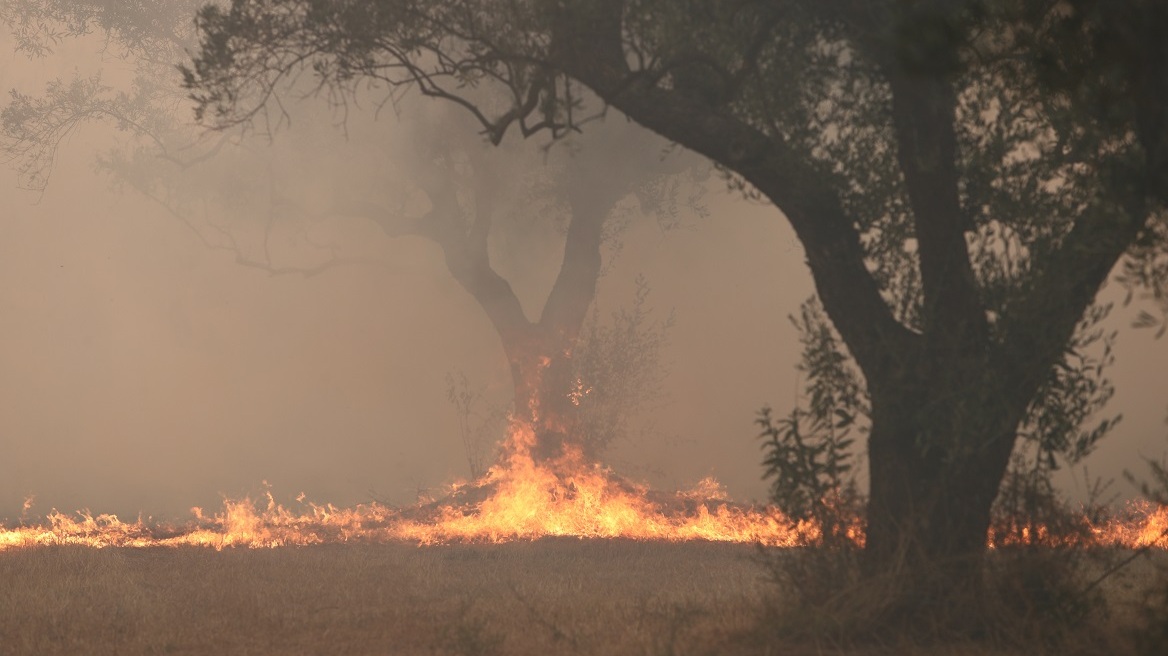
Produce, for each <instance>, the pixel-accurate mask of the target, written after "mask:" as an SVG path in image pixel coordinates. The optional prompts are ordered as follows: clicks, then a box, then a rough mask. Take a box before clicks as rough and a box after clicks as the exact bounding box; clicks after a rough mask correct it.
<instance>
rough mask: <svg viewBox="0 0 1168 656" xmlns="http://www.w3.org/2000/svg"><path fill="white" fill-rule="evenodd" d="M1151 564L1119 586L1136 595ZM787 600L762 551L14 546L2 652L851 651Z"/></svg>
mask: <svg viewBox="0 0 1168 656" xmlns="http://www.w3.org/2000/svg"><path fill="white" fill-rule="evenodd" d="M1161 555H1163V554H1161ZM1142 572H1143V570H1142V569H1140V570H1136V571H1135V573H1133V574H1130V575H1127V576H1126V577H1121V578H1117V579H1116V580H1115V581H1113V582H1110V583H1109V586H1110V587H1112V588H1114V589H1115V592H1114V594H1116V595H1118V596H1120V597H1124V598H1127V597H1133V594H1134V593H1133V590H1132V589H1131V588H1130V587H1125V586H1133V585H1134V586H1137V587H1138V584H1139V582H1140V580H1142V579H1143V580H1146V579H1147V576H1146V573H1142ZM779 592H781V591H778V590H777V589H776V587H775V586H774V585H773V584H772V583H769V582H768V581H767V580H766V572H765V570H764V568H763V567H761V566H760V564H759V562H758V559H757V553H756V551H755V549H754V548H753V547H749V546H744V545H727V544H710V543H685V544H667V543H643V542H632V541H625V540H591V541H582V540H575V539H546V540H540V541H538V542H520V543H512V544H506V545H455V546H443V547H428V548H418V547H413V546H409V545H402V544H389V545H384V544H382V545H372V544H361V545H325V546H316V547H297V548H281V549H273V550H266V549H258V550H250V549H236V550H230V549H229V550H224V551H222V552H216V551H212V550H207V549H200V548H179V549H169V548H155V549H102V550H94V549H89V548H84V547H53V548H42V549H33V550H24V551H11V552H3V553H0V653H2V654H5V655H11V656H21V655H25V654H27V655H33V654H35V655H37V656H41V655H46V656H48V655H53V654H69V655H74V654H77V655H88V654H94V655H101V654H119V655H129V654H215V655H220V654H222V655H234V654H239V655H244V654H246V655H253V656H255V655H267V654H279V655H281V656H294V655H299V654H330V655H331V654H425V655H435V656H436V655H445V654H450V655H467V656H474V655H490V654H539V655H543V654H606V655H607V654H614V655H619V654H630V655H644V656H667V655H673V656H682V655H704V654H751V655H754V654H758V655H760V656H761V655H763V654H775V655H776V656H777V655H778V654H820V653H838V651H839V650H833V649H830V648H829V647H830V645H815V644H808V643H806V642H801V643H799V644H789V645H787V644H782V643H781V640H780V644H776V642H775V639H774V636H773V635H770V634H768V633H767V631H766V626H765V623H766V620H765V617H766V616H765V614H764V611H763V609H765V608H768V607H770V608H773V606H774V602H775V600H774V599H773V597H775V596H776V594H777V593H779ZM1133 598H1134V597H1133ZM1133 613H1134V611H1133ZM1124 615H1126V614H1124ZM1132 616H1133V617H1134V616H1135V615H1134V614H1133V615H1132ZM1116 631H1117V632H1120V631H1122V629H1120V628H1117V629H1116ZM768 635H770V637H769V638H768ZM849 653H851V652H849ZM863 653H920V654H925V653H929V654H933V653H937V654H970V655H973V654H983V653H985V651H984V650H981V651H979V650H978V648H976V647H973V646H969V647H961V646H954V647H952V648H951V649H946V650H942V649H937V648H936V646H935V645H934V646H933V647H931V648H929V649H927V650H926V649H919V650H916V649H911V648H908V647H906V646H904V645H901V646H896V645H883V646H882V647H881V648H880V649H876V648H873V649H871V650H865V651H864V652H863ZM1020 653H1021V652H1020ZM1117 653H1119V652H1117Z"/></svg>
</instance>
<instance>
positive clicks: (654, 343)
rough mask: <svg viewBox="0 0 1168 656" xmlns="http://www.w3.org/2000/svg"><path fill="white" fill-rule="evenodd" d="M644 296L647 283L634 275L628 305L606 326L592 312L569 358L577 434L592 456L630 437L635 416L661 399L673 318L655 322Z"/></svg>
mask: <svg viewBox="0 0 1168 656" xmlns="http://www.w3.org/2000/svg"><path fill="white" fill-rule="evenodd" d="M649 292H650V287H649V283H648V282H647V281H646V280H645V278H644V277H643V276H638V277H637V280H636V289H635V291H634V292H633V299H632V301H631V303H630V304H629V305H627V306H623V307H620V308H618V309H617V310H615V311H614V312H613V313H612V315H611V317H610V318H609V320H608V321H607V322H604V321H601V318H600V314H599V312H598V311H597V310H595V309H594V310H593V313H592V315H591V317H590V318H589V320H588V322H587V323H586V324H585V326H584V327H583V329H582V331H581V335H580V340H579V341H578V342H577V345H576V350H575V353H574V354H573V357H572V366H573V370H574V372H575V380H576V388H575V389H574V390H572V391H571V392H570V394H571V395H572V399H573V400H572V403H573V405H574V406H575V408H576V410H577V416H576V430H577V431H578V432H579V434H580V435H581V439H582V440H583V443H584V447H585V450H586V451H588V452H589V453H591V454H593V455H599V454H603V453H604V452H605V451H607V450H608V449H609V448H610V447H611V446H612V445H613V444H614V443H616V442H618V441H620V440H622V439H627V438H628V437H630V434H631V433H632V431H633V430H634V429H635V422H636V419H637V417H638V413H641V412H644V411H646V410H649V409H651V408H652V407H653V406H654V405H655V404H659V403H661V402H662V400H663V399H664V394H665V392H664V382H665V378H666V376H668V375H669V367H668V363H666V362H664V360H663V357H664V351H665V348H666V347H667V346H668V345H669V333H670V330H671V329H672V328H673V323H674V317H673V314H672V313H670V314H669V315H668V316H666V317H665V318H662V319H655V318H654V312H653V308H652V307H651V306H650V305H649V304H648V300H649Z"/></svg>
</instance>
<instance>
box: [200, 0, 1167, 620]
mask: <svg viewBox="0 0 1168 656" xmlns="http://www.w3.org/2000/svg"><path fill="white" fill-rule="evenodd" d="M198 22H199V29H200V34H201V48H200V50H199V52H198V54H197V56H196V58H195V60H194V61H193V63H191V64H190V65H189V67H188V68H187V69H186V70H185V72H184V74H185V76H186V84H187V86H188V88H189V89H190V90H191V93H192V95H193V97H194V99H195V100H196V101H197V102H198V113H199V116H201V117H202V119H203V120H204V121H207V122H209V123H211V124H214V125H219V126H226V125H232V124H238V123H245V124H246V123H248V122H251V121H254V120H255V119H256V118H257V117H259V116H262V115H263V113H264V112H265V111H266V110H267V109H268V108H270V107H271V106H272V105H271V103H270V101H271V100H272V98H273V97H275V96H279V95H280V94H281V93H283V90H284V88H285V87H284V86H283V81H284V79H285V78H287V77H289V76H293V75H296V74H298V73H300V72H302V71H306V70H311V71H312V72H313V73H314V74H315V75H316V76H317V79H318V80H319V83H320V84H322V85H324V86H325V87H328V88H329V89H331V90H333V91H334V92H336V93H340V94H344V93H346V92H347V91H348V90H351V89H353V88H355V87H356V86H357V85H359V84H364V83H366V82H370V81H375V82H376V83H379V84H382V85H385V86H386V87H387V88H390V89H400V88H406V87H408V88H413V89H417V90H420V91H421V92H422V93H423V94H426V95H429V96H433V97H437V98H442V99H445V100H448V101H450V102H453V103H456V104H458V105H460V106H462V107H463V108H465V109H467V110H468V111H469V112H470V113H471V115H472V116H474V117H475V118H476V119H477V120H478V121H479V123H480V126H481V128H482V130H483V131H484V132H485V134H486V135H487V136H488V137H489V138H490V139H492V140H493V141H496V142H497V141H500V140H502V138H503V136H504V135H505V134H506V133H507V132H508V130H511V129H516V130H518V131H520V132H522V133H523V134H531V133H533V132H539V131H543V132H546V133H549V134H551V135H552V136H553V137H556V136H560V135H563V134H568V133H570V132H572V131H573V130H575V129H577V128H579V127H581V126H583V124H584V121H585V120H586V118H587V116H588V114H587V112H586V111H584V110H585V109H586V107H584V106H582V105H581V103H580V102H579V99H580V98H581V96H582V93H581V87H587V88H588V89H591V91H592V92H594V93H595V94H596V95H598V96H599V97H600V98H601V99H603V100H604V101H605V102H606V103H608V104H610V105H611V106H612V107H615V108H617V109H619V110H620V111H622V112H623V113H625V114H626V115H627V116H629V117H630V118H632V119H633V120H634V121H636V122H638V123H641V124H642V125H644V126H647V127H649V128H650V129H652V130H654V131H656V132H658V133H659V134H661V135H663V136H665V137H666V138H668V139H671V140H673V141H675V142H677V143H679V144H681V145H683V146H685V147H687V148H690V149H693V150H695V151H697V152H699V153H701V154H703V155H705V156H707V157H709V158H710V159H712V160H713V161H714V162H715V163H717V164H718V165H719V166H721V167H722V168H723V169H724V170H725V171H726V173H727V176H728V178H729V180H730V181H731V183H732V184H735V185H738V186H740V187H741V188H743V190H744V191H746V192H747V193H748V194H751V195H758V196H761V197H764V198H766V199H768V200H769V201H771V202H773V203H774V205H775V206H776V207H777V208H778V209H779V210H780V211H781V212H782V213H783V214H784V215H785V217H786V219H787V220H788V221H789V222H790V224H791V225H792V227H793V228H794V230H795V232H796V234H797V235H798V238H799V239H800V241H801V242H802V244H803V246H804V251H805V254H806V257H807V263H808V266H809V267H810V269H811V273H812V276H813V278H814V281H815V286H816V290H817V293H818V296H819V298H820V300H821V301H822V304H823V307H824V309H825V311H826V313H827V315H828V316H829V317H830V318H831V321H832V323H833V325H834V327H835V329H836V330H837V331H838V333H839V335H840V336H841V337H842V339H843V342H844V343H845V344H846V346H847V348H848V350H849V352H850V353H851V355H852V357H854V358H855V361H856V363H857V364H858V366H859V368H860V370H861V371H862V373H863V376H864V378H865V384H866V387H867V391H868V394H869V396H870V398H871V430H870V433H869V436H868V460H869V471H870V476H869V478H870V489H871V493H870V501H869V504H868V510H867V513H868V523H867V529H868V533H867V542H866V546H865V559H864V568H865V571H866V572H867V573H868V575H870V576H875V575H879V574H880V573H881V572H883V571H886V570H888V569H890V568H892V567H894V566H895V565H897V564H898V563H905V564H906V567H905V568H904V569H903V570H902V571H904V572H905V573H906V574H907V575H906V576H905V577H904V578H903V583H904V585H905V592H906V594H904V595H903V601H904V602H905V603H906V604H908V607H909V608H910V609H913V608H915V609H923V608H927V607H930V605H932V604H933V603H934V602H935V601H936V600H938V599H944V598H947V597H948V596H949V595H950V594H951V593H952V592H953V591H956V590H961V589H963V588H965V587H967V586H971V585H976V583H977V581H978V577H979V563H980V560H981V556H982V554H983V553H984V552H985V548H986V546H985V545H986V534H987V530H988V527H989V523H990V514H991V507H992V505H993V502H994V498H995V496H996V495H997V493H998V488H999V484H1000V482H1001V481H1002V477H1003V474H1004V472H1005V471H1006V469H1007V466H1008V464H1009V462H1010V458H1011V454H1012V453H1013V451H1014V445H1015V442H1016V441H1017V439H1018V436H1019V432H1020V431H1019V426H1020V425H1021V424H1022V423H1023V422H1024V421H1025V420H1026V418H1027V416H1028V413H1029V409H1030V408H1031V406H1032V402H1033V400H1034V399H1035V398H1036V397H1037V395H1038V394H1039V392H1040V390H1041V389H1042V387H1043V386H1044V385H1046V384H1047V383H1048V381H1049V380H1050V375H1051V371H1052V369H1053V368H1054V367H1055V366H1056V365H1057V364H1058V363H1059V362H1061V361H1062V358H1063V353H1064V351H1065V349H1066V348H1067V345H1068V343H1069V341H1070V340H1071V338H1072V336H1073V335H1074V334H1075V329H1076V326H1077V325H1078V324H1079V322H1080V320H1081V318H1082V317H1083V315H1084V312H1085V311H1086V310H1087V308H1089V307H1090V306H1091V304H1092V302H1093V299H1094V298H1095V295H1096V293H1097V291H1098V290H1099V288H1100V286H1101V285H1102V284H1103V283H1104V281H1105V280H1106V279H1107V278H1108V276H1109V274H1110V273H1111V272H1112V271H1113V269H1115V268H1116V266H1117V265H1121V268H1122V269H1123V273H1124V276H1123V280H1124V281H1125V282H1126V284H1128V285H1129V286H1131V288H1132V289H1137V290H1151V291H1152V293H1153V294H1158V298H1163V291H1164V289H1165V283H1166V278H1168V275H1166V274H1168V271H1166V269H1168V266H1166V262H1168V255H1166V251H1168V239H1166V237H1168V221H1166V220H1165V213H1164V205H1165V201H1166V200H1168V137H1166V132H1165V128H1166V127H1168V125H1166V124H1168V121H1166V117H1168V104H1166V103H1165V98H1166V97H1168V40H1165V39H1164V38H1163V34H1164V33H1165V31H1166V29H1168V6H1165V5H1164V4H1163V3H1161V2H1155V1H1153V0H1120V1H1110V2H1102V1H1101V0H1066V1H1063V2H1050V1H1046V0H1018V1H1015V2H989V1H978V0H921V1H918V2H903V1H901V0H874V1H866V2H857V1H855V0H778V1H774V2H753V1H749V0H744V1H741V2H736V1H722V0H693V1H689V2H677V1H676V0H561V1H556V2H551V1H549V2H538V1H533V2H499V1H496V0H432V1H426V2H418V1H416V0H382V1H378V2H364V1H357V0H348V1H340V2H316V1H313V0H234V1H233V2H232V3H231V4H230V5H229V6H222V7H217V6H209V7H207V8H205V9H203V10H202V11H201V12H200V14H199V18H198ZM484 87H492V88H495V89H497V90H499V92H500V93H502V94H503V95H504V96H505V97H506V98H508V99H509V101H508V102H507V103H506V104H504V105H503V106H500V105H499V104H498V103H497V102H492V103H487V102H483V96H482V95H481V94H482V89H483V88H484ZM1153 318H1154V317H1153Z"/></svg>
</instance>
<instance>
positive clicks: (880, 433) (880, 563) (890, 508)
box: [861, 367, 1025, 613]
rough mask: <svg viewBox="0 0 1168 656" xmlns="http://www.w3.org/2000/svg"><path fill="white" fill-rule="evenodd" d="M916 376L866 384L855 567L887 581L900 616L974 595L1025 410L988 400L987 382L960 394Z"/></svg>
mask: <svg viewBox="0 0 1168 656" xmlns="http://www.w3.org/2000/svg"><path fill="white" fill-rule="evenodd" d="M955 369H956V367H955ZM924 378H925V377H923V376H921V377H918V379H917V380H916V381H911V382H910V383H909V384H900V385H894V384H890V383H887V382H884V383H880V382H876V383H875V384H873V383H872V382H870V383H869V385H870V387H871V392H872V430H871V435H870V439H869V452H868V457H869V471H870V475H871V480H870V496H869V503H868V522H867V523H868V528H867V541H866V543H865V547H864V552H863V556H862V560H861V570H862V573H863V575H864V576H865V578H867V579H868V580H870V581H886V582H891V583H893V585H894V586H895V587H893V588H891V590H892V591H893V594H895V595H897V596H898V597H899V598H897V599H894V600H891V601H892V603H893V604H894V605H896V606H899V607H901V608H902V609H903V610H904V611H905V612H908V613H913V612H917V611H920V610H925V609H935V608H936V607H937V606H938V604H941V605H944V604H945V603H947V602H949V601H952V600H954V599H955V598H957V599H961V598H964V596H965V595H967V594H977V593H978V591H979V588H980V582H981V572H982V569H981V565H982V561H983V557H984V556H985V554H986V552H987V548H988V547H987V536H988V531H989V528H990V521H991V509H992V507H993V503H994V500H995V498H996V497H997V493H998V486H999V484H1000V482H1001V480H1002V478H1003V476H1004V474H1005V472H1006V468H1007V466H1008V465H1009V460H1010V455H1011V453H1012V451H1013V446H1014V442H1015V435H1016V429H1017V425H1018V423H1019V422H1020V421H1021V419H1022V417H1023V413H1024V411H1025V405H1024V404H1022V403H1020V402H1019V401H1017V400H1014V401H1011V402H996V403H995V402H988V401H987V398H992V397H993V396H996V394H995V393H998V392H1000V390H999V389H996V388H994V387H993V386H992V383H989V384H984V385H978V384H977V383H976V382H974V383H969V382H966V383H965V385H964V389H961V388H959V387H958V386H959V385H960V383H959V382H957V381H958V380H960V379H959V378H958V377H957V376H949V377H948V378H949V380H950V381H954V382H953V383H952V386H946V385H943V384H939V383H937V382H935V381H934V382H933V383H932V384H924V383H923V382H922V380H923V379H924ZM970 380H971V381H976V380H977V378H975V377H974V376H972V375H970V376H969V377H968V378H967V381H970ZM914 382H915V384H912V383H914ZM986 385H989V386H991V388H990V389H988V390H987V389H986ZM966 409H973V410H975V411H976V413H977V416H976V417H975V418H971V417H970V416H969V413H968V412H966V411H965V410H966Z"/></svg>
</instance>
